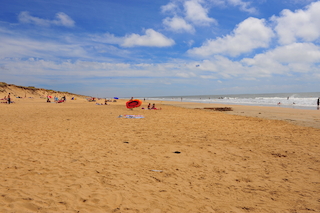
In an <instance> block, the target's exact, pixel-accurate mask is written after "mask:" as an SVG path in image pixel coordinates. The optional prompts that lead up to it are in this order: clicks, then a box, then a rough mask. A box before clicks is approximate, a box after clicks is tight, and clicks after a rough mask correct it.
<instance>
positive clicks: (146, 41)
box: [121, 29, 175, 47]
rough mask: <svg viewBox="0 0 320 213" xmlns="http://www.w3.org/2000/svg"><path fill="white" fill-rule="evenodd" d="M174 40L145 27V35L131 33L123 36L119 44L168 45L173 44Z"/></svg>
mask: <svg viewBox="0 0 320 213" xmlns="http://www.w3.org/2000/svg"><path fill="white" fill-rule="evenodd" d="M174 44H175V42H174V40H172V39H170V38H167V37H166V36H164V35H163V34H161V33H159V32H157V31H155V30H153V29H147V30H146V34H145V35H138V34H135V33H133V34H131V35H128V36H126V37H125V39H124V41H123V43H122V44H121V46H123V47H134V46H148V47H168V46H172V45H174Z"/></svg>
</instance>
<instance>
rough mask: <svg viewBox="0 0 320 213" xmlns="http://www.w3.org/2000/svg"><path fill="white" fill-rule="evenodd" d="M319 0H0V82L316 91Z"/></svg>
mask: <svg viewBox="0 0 320 213" xmlns="http://www.w3.org/2000/svg"><path fill="white" fill-rule="evenodd" d="M319 45H320V1H312V0H309V1H308V0H282V1H279V0H255V1H253V0H252V1H247V0H153V1H150V0H117V1H114V0H92V1H84V0H68V1H66V0H55V1H43V0H2V1H1V7H0V81H3V82H7V83H12V84H16V85H22V86H35V87H40V88H46V89H54V90H59V91H68V92H73V93H78V94H84V95H91V96H99V97H113V96H119V97H131V96H135V97H150V96H169V95H170V96H171V95H172V96H180V95H181V96H183V95H210V94H212V95H219V94H221V95H223V94H244V93H276V92H319V91H320V89H319V85H320V46H319Z"/></svg>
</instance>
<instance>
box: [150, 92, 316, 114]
mask: <svg viewBox="0 0 320 213" xmlns="http://www.w3.org/2000/svg"><path fill="white" fill-rule="evenodd" d="M319 97H320V92H308V93H269V94H235V95H197V96H162V97H150V98H146V100H150V101H152V100H159V101H182V102H196V103H218V104H238V105H253V106H276V107H289V108H297V109H311V110H312V109H317V100H318V98H319Z"/></svg>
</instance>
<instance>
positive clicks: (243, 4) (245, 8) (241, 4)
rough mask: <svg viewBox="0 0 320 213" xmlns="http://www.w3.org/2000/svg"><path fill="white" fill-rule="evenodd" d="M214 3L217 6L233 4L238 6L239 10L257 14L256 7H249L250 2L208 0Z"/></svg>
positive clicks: (240, 0)
mask: <svg viewBox="0 0 320 213" xmlns="http://www.w3.org/2000/svg"><path fill="white" fill-rule="evenodd" d="M210 2H212V3H213V4H214V5H217V6H219V7H227V6H229V5H230V6H234V7H239V9H240V10H241V11H244V12H248V13H251V14H257V13H258V11H257V9H256V8H254V7H251V6H250V5H251V3H250V2H246V1H242V0H210Z"/></svg>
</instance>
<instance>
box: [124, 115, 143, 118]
mask: <svg viewBox="0 0 320 213" xmlns="http://www.w3.org/2000/svg"><path fill="white" fill-rule="evenodd" d="M122 117H124V118H144V116H143V115H119V118H122Z"/></svg>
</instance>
